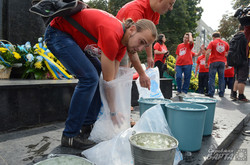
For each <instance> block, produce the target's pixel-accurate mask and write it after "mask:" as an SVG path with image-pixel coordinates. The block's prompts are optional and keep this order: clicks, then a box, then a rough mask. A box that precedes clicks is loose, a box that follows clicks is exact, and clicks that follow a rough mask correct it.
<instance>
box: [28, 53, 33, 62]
mask: <svg viewBox="0 0 250 165" xmlns="http://www.w3.org/2000/svg"><path fill="white" fill-rule="evenodd" d="M26 58H27V59H28V61H29V62H32V61H33V60H34V56H33V55H32V54H31V53H29V54H27V55H26Z"/></svg>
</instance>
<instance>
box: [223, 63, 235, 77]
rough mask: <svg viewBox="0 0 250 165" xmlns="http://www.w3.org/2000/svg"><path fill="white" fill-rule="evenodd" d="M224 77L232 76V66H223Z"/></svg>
mask: <svg viewBox="0 0 250 165" xmlns="http://www.w3.org/2000/svg"><path fill="white" fill-rule="evenodd" d="M224 77H234V67H231V66H228V67H227V68H225V72H224Z"/></svg>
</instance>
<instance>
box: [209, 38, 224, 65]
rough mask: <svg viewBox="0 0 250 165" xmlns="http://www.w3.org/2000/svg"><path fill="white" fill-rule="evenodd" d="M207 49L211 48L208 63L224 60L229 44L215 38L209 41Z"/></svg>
mask: <svg viewBox="0 0 250 165" xmlns="http://www.w3.org/2000/svg"><path fill="white" fill-rule="evenodd" d="M207 49H211V55H210V63H213V62H219V61H220V62H225V54H226V52H228V50H229V45H228V43H227V42H225V41H223V40H222V39H215V40H214V41H211V42H210V43H209V45H208V47H207Z"/></svg>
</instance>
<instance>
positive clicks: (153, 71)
mask: <svg viewBox="0 0 250 165" xmlns="http://www.w3.org/2000/svg"><path fill="white" fill-rule="evenodd" d="M145 73H146V74H147V76H148V77H149V78H150V82H151V86H150V90H148V89H147V88H144V87H141V85H140V82H139V79H137V80H136V86H137V89H138V93H139V98H141V97H143V98H164V97H163V95H162V92H161V89H160V76H159V69H158V67H155V68H149V69H147V70H146V71H145Z"/></svg>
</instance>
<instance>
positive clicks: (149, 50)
mask: <svg viewBox="0 0 250 165" xmlns="http://www.w3.org/2000/svg"><path fill="white" fill-rule="evenodd" d="M146 53H147V63H148V67H149V68H153V67H154V59H153V55H152V44H151V45H149V47H146Z"/></svg>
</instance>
